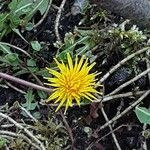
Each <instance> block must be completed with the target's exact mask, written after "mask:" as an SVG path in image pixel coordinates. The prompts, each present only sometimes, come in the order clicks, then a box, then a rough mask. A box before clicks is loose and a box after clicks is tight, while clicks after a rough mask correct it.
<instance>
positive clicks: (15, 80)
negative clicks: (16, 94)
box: [0, 72, 52, 93]
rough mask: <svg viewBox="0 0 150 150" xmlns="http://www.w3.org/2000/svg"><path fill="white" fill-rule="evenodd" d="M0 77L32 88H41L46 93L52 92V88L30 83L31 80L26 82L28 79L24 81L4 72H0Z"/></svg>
mask: <svg viewBox="0 0 150 150" xmlns="http://www.w3.org/2000/svg"><path fill="white" fill-rule="evenodd" d="M0 77H1V78H4V79H6V80H10V81H13V82H15V83H19V84H21V85H24V86H27V87H30V88H33V89H37V90H41V91H44V92H47V93H51V92H52V89H50V88H46V87H43V86H40V85H37V84H34V83H31V82H28V81H25V80H22V79H19V78H16V77H13V76H11V75H8V74H6V73H2V72H0Z"/></svg>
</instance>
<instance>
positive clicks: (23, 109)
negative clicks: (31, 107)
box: [19, 105, 38, 122]
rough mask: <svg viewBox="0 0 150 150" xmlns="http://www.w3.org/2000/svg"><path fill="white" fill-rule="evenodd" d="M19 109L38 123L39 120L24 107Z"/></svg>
mask: <svg viewBox="0 0 150 150" xmlns="http://www.w3.org/2000/svg"><path fill="white" fill-rule="evenodd" d="M19 108H20V109H21V110H22V111H24V112H25V113H26V114H27V115H28V116H29V117H30V118H31V119H32V120H33V121H34V122H38V120H37V119H36V118H35V117H33V116H32V114H31V113H30V112H29V111H28V110H26V109H25V108H24V107H22V106H20V105H19Z"/></svg>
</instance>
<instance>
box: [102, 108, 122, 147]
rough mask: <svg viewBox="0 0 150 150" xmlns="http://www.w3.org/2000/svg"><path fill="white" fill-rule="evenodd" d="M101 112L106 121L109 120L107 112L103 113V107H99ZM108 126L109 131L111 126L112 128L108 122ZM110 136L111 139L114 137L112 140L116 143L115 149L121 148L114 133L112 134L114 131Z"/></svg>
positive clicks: (111, 129)
mask: <svg viewBox="0 0 150 150" xmlns="http://www.w3.org/2000/svg"><path fill="white" fill-rule="evenodd" d="M101 112H102V114H103V116H104V118H105V120H106V122H109V119H108V117H107V114H106V113H105V110H104V108H103V107H101ZM108 126H109V128H110V131H113V128H112V126H111V124H109V125H108ZM112 137H113V139H114V142H115V144H116V147H117V149H118V150H121V147H120V145H119V143H118V140H117V138H116V135H115V134H114V132H112Z"/></svg>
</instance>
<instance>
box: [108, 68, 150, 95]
mask: <svg viewBox="0 0 150 150" xmlns="http://www.w3.org/2000/svg"><path fill="white" fill-rule="evenodd" d="M149 72H150V68H148V69H147V70H145V71H143V72H142V73H140V74H139V75H138V76H136V77H134V78H133V79H131V80H129V81H128V82H126V83H124V84H122V85H120V86H119V87H118V88H117V89H115V90H114V91H112V92H111V93H110V94H108V96H110V95H113V94H116V93H118V92H119V91H121V90H122V89H123V88H125V87H126V86H128V85H129V84H131V83H133V82H135V81H136V80H138V79H140V78H141V77H143V76H144V75H146V74H147V73H149Z"/></svg>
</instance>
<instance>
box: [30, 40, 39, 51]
mask: <svg viewBox="0 0 150 150" xmlns="http://www.w3.org/2000/svg"><path fill="white" fill-rule="evenodd" d="M31 46H32V48H33V49H34V50H35V51H40V50H41V44H40V43H39V42H38V41H32V42H31Z"/></svg>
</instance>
